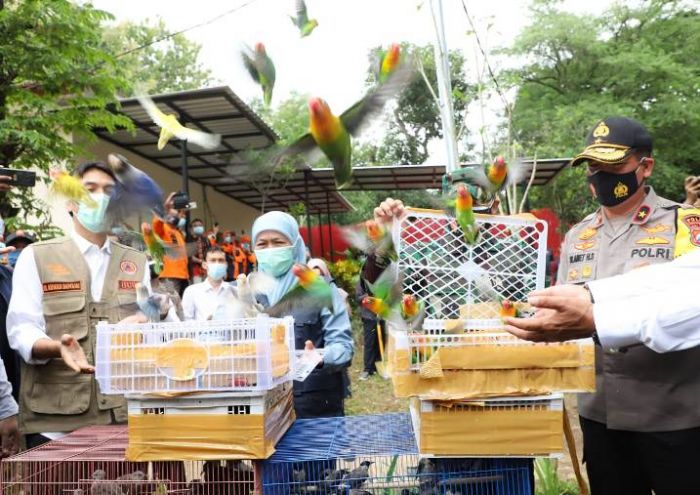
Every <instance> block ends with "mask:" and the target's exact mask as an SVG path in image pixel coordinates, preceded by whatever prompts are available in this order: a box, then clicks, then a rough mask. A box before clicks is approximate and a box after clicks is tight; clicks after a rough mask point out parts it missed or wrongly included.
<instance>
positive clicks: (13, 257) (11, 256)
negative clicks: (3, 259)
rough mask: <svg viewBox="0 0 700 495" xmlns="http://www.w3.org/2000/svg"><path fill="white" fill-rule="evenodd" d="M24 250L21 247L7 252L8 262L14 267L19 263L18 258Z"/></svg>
mask: <svg viewBox="0 0 700 495" xmlns="http://www.w3.org/2000/svg"><path fill="white" fill-rule="evenodd" d="M21 252H22V250H21V249H15V250H14V251H10V252H9V253H7V263H8V264H9V265H10V266H11V267H12V268H14V267H15V265H16V264H17V258H19V254H20V253H21Z"/></svg>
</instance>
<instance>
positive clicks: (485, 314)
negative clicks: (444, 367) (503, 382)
mask: <svg viewBox="0 0 700 495" xmlns="http://www.w3.org/2000/svg"><path fill="white" fill-rule="evenodd" d="M476 223H477V225H478V226H479V237H478V240H477V241H476V242H475V243H474V244H472V245H469V244H468V243H467V242H466V241H465V239H464V235H463V233H462V231H461V230H460V228H459V226H458V225H457V223H456V221H455V220H454V219H453V218H450V217H449V216H448V215H446V214H445V213H443V212H440V211H435V210H419V209H408V211H407V214H406V215H405V216H404V217H403V218H402V219H401V220H400V221H398V222H395V223H394V228H393V231H392V236H393V241H394V245H395V248H396V252H397V255H398V262H397V263H398V268H399V270H400V272H401V273H402V275H403V290H404V293H409V294H413V295H415V296H416V297H417V298H418V299H419V300H420V301H423V303H424V304H425V305H426V324H427V325H430V322H431V321H432V320H446V319H452V320H460V322H461V324H462V325H463V327H464V329H472V330H474V329H488V328H497V327H499V326H501V320H500V316H499V309H500V303H501V301H502V300H504V299H508V300H510V301H512V302H513V303H515V305H516V307H519V308H522V309H525V307H526V306H525V305H526V301H527V295H528V294H529V293H530V292H532V291H533V290H535V289H540V288H543V287H544V280H545V273H546V258H547V223H546V222H545V221H542V220H538V219H536V218H535V217H531V216H529V215H523V216H508V217H506V216H491V215H476Z"/></svg>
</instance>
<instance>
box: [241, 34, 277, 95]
mask: <svg viewBox="0 0 700 495" xmlns="http://www.w3.org/2000/svg"><path fill="white" fill-rule="evenodd" d="M241 58H242V60H243V65H244V66H245V68H246V69H247V70H248V74H250V77H252V78H253V81H255V82H256V83H258V84H259V85H260V87H261V88H262V90H263V101H264V102H265V105H267V106H269V105H270V102H271V101H272V89H273V88H274V87H275V64H274V63H272V59H271V58H270V57H269V56H268V54H267V51H266V50H265V45H263V44H262V43H261V42H258V43H256V44H255V50H251V49H250V47H249V46H248V45H243V49H242V50H241Z"/></svg>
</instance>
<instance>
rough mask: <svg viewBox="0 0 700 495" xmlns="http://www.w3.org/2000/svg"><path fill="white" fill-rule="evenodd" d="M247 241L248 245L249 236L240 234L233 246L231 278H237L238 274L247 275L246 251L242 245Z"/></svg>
mask: <svg viewBox="0 0 700 495" xmlns="http://www.w3.org/2000/svg"><path fill="white" fill-rule="evenodd" d="M245 243H247V244H248V246H250V237H248V236H247V235H245V234H243V235H241V240H240V242H237V243H236V244H235V245H234V248H233V278H234V280H235V279H236V278H238V276H239V275H240V274H245V275H247V274H248V273H250V271H249V270H248V252H247V251H246V250H245V249H243V245H244V244H245Z"/></svg>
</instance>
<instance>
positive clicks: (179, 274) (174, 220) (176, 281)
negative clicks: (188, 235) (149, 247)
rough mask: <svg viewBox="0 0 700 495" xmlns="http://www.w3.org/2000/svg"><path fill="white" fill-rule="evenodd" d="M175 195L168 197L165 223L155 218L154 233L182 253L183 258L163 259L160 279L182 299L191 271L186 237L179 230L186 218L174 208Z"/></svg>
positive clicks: (168, 257)
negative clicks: (168, 283) (169, 285)
mask: <svg viewBox="0 0 700 495" xmlns="http://www.w3.org/2000/svg"><path fill="white" fill-rule="evenodd" d="M174 194H175V193H172V194H171V195H170V196H168V199H167V200H166V201H165V211H167V212H168V214H167V216H166V217H165V221H163V219H161V218H158V217H153V231H154V232H155V233H156V235H157V236H158V237H160V238H161V239H163V241H165V242H167V243H168V244H170V245H172V246H177V251H180V250H181V251H182V253H183V256H179V257H176V258H173V257H170V256H165V257H164V258H163V269H162V270H161V272H160V274H159V275H158V278H159V279H160V280H161V281H163V282H164V281H169V282H170V283H172V285H173V287H174V288H175V290H176V291H177V293H178V294H180V297H182V293H183V292H184V291H185V288H186V287H187V285H188V283H189V278H190V274H189V270H188V267H187V254H186V252H187V251H186V246H185V235H184V234H183V232H182V231H181V230H180V229H179V228H178V224H180V225H182V223H181V221H180V219H185V216H184V215H183V214H181V213H180V212H178V211H177V210H175V209H174V208H173V202H172V197H173V195H174Z"/></svg>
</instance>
